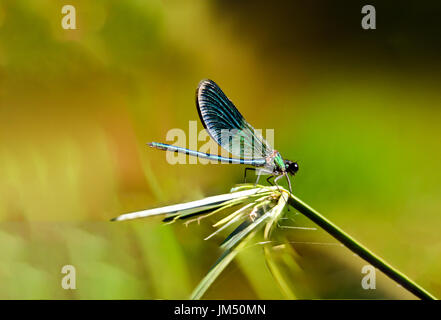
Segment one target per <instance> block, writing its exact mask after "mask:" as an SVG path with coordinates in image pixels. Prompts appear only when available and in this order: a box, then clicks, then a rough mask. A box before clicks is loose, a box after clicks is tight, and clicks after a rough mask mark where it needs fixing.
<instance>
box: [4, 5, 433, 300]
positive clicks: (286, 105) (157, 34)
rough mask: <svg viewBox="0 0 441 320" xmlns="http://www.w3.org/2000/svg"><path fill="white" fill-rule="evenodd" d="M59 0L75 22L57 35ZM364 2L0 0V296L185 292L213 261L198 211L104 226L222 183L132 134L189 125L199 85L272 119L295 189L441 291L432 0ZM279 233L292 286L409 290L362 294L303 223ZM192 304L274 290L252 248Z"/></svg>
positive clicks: (232, 172)
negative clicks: (371, 25)
mask: <svg viewBox="0 0 441 320" xmlns="http://www.w3.org/2000/svg"><path fill="white" fill-rule="evenodd" d="M65 4H71V5H74V6H75V8H76V16H77V30H64V29H62V28H61V19H62V17H63V15H62V14H61V8H62V6H63V5H65ZM365 4H367V3H363V2H358V1H342V0H338V1H312V2H305V1H289V2H281V1H275V2H271V4H270V3H268V2H267V1H263V0H258V1H233V0H229V1H225V0H224V1H221V0H219V1H181V0H179V1H178V0H168V1H159V0H148V1H144V0H129V1H122V0H107V1H105V0H99V1H86V0H83V1H79V0H70V1H64V0H63V1H54V0H32V1H29V0H1V1H0V219H1V222H0V284H1V285H0V298H2V299H51V298H54V299H126V298H134V299H175V298H176V299H180V298H187V297H188V296H189V295H190V293H191V291H192V289H193V288H194V287H195V286H196V285H197V283H198V282H199V281H200V280H201V279H202V277H203V276H204V275H205V274H206V272H207V271H208V270H209V268H210V266H211V265H212V264H213V263H214V262H215V260H216V259H217V257H218V256H219V255H220V253H221V252H220V250H219V249H218V245H219V243H220V242H221V241H222V238H213V239H210V240H208V241H203V238H204V237H205V236H206V235H208V234H209V233H211V232H212V231H213V228H212V227H211V225H210V224H209V223H201V224H200V225H197V224H193V225H189V226H188V227H185V226H183V225H179V224H175V225H166V226H164V225H162V224H161V220H160V219H159V218H158V219H150V220H138V221H133V222H126V223H112V222H109V219H110V218H112V217H115V216H117V215H119V214H122V213H126V212H131V211H136V210H142V209H146V208H152V207H156V206H160V205H165V204H172V203H178V202H182V201H188V200H195V199H199V198H202V197H204V196H209V195H215V194H220V193H225V192H228V190H229V189H230V188H231V187H232V186H233V185H234V184H235V183H239V182H241V181H242V176H243V167H241V166H234V165H174V166H172V165H170V164H168V163H167V162H166V161H165V154H164V153H163V152H160V151H156V150H152V149H149V148H147V146H146V143H147V142H150V141H163V142H164V141H165V136H166V133H167V132H168V130H169V129H171V128H182V129H183V130H185V131H187V130H188V129H187V128H188V121H189V120H196V121H198V123H199V119H198V115H197V112H196V108H195V103H194V92H195V89H196V86H197V84H198V82H199V81H200V80H201V79H203V78H211V79H213V80H215V81H216V82H217V83H218V84H219V85H220V86H221V87H222V88H223V89H224V91H225V92H226V93H227V95H228V96H229V97H230V98H231V99H232V100H233V101H234V102H235V104H236V105H237V106H238V108H239V109H240V111H241V112H242V113H243V115H244V116H245V118H246V119H247V120H248V121H249V122H250V123H252V124H253V126H254V127H256V128H263V129H264V128H273V129H274V130H275V147H276V148H277V149H278V150H280V151H281V153H282V155H284V157H286V158H288V159H292V160H297V161H298V162H299V165H300V171H299V173H298V175H297V176H296V177H295V179H294V180H293V182H294V192H295V194H296V195H297V196H298V197H299V198H301V199H302V200H304V201H305V202H306V203H308V204H310V205H311V206H312V207H314V208H316V209H318V210H319V211H320V212H322V213H323V214H324V215H325V216H326V217H328V218H329V219H331V220H332V221H334V222H335V223H336V224H337V225H339V226H341V227H342V228H343V229H344V230H346V231H347V232H348V233H349V234H351V235H353V236H354V237H355V238H356V239H358V240H360V241H361V242H362V243H364V244H365V245H366V246H367V247H368V248H370V249H371V250H373V251H374V252H376V253H378V254H379V255H380V256H382V257H384V258H385V259H386V260H387V261H388V262H390V263H391V264H392V265H394V266H396V267H397V268H398V269H400V270H401V271H402V272H404V273H406V274H407V275H409V276H410V277H411V278H412V279H414V280H416V281H417V282H418V283H419V284H421V285H422V286H424V287H425V288H426V289H427V290H429V291H431V292H432V293H433V294H435V295H437V296H438V297H441V238H440V226H441V182H440V181H441V170H440V163H441V148H440V141H441V126H440V120H441V90H440V84H441V69H440V66H441V61H440V57H441V42H440V41H439V39H441V30H440V29H441V27H440V24H441V23H440V20H439V17H440V16H441V3H440V2H439V1H418V2H414V1H401V2H393V3H384V2H383V1H369V4H372V5H374V6H375V7H376V10H377V29H376V30H363V29H362V28H361V26H360V21H361V18H362V14H361V7H362V6H363V5H365ZM199 129H202V126H201V125H200V124H199ZM296 223H297V225H298V226H311V225H312V224H311V223H310V222H308V221H307V220H306V219H305V218H303V219H302V218H301V217H298V219H297V220H296ZM285 232H286V231H285ZM289 232H290V237H291V238H292V239H293V245H292V249H293V250H295V252H296V255H297V262H298V265H297V266H296V268H294V267H293V270H291V271H292V272H291V273H290V272H289V270H288V272H287V275H288V276H289V275H290V274H291V275H292V278H291V279H290V281H291V282H292V285H293V288H294V291H295V292H296V294H297V296H298V297H299V298H368V299H371V298H372V299H381V298H389V299H412V298H414V296H413V295H411V294H409V293H407V292H406V291H405V290H404V289H402V288H400V287H399V286H397V285H396V284H395V283H394V282H392V281H390V280H389V279H387V278H385V277H384V276H382V275H381V274H380V273H377V289H376V290H363V289H362V287H361V285H360V282H361V278H362V277H363V276H364V275H363V274H362V273H361V268H362V267H363V266H364V265H366V263H365V262H364V261H362V260H361V259H359V258H358V257H355V256H354V255H353V254H352V253H351V252H349V251H348V250H347V249H345V248H342V247H341V246H338V245H336V242H335V240H333V239H332V238H331V237H329V236H327V235H326V234H325V233H324V232H323V231H320V230H317V231H307V230H291V231H289ZM67 264H70V265H73V266H75V267H76V271H77V289H76V290H64V289H62V287H61V279H62V277H63V276H64V275H63V274H61V268H62V266H64V265H67ZM294 269H295V270H294ZM205 297H206V298H212V299H229V298H240V299H252V298H256V299H283V298H284V296H283V295H282V294H281V293H280V290H279V289H278V287H277V284H276V283H275V282H274V280H273V279H272V278H271V275H270V273H269V272H268V268H267V267H266V265H265V261H264V259H263V254H262V248H261V247H259V246H258V245H257V246H253V247H250V248H247V249H245V250H243V252H241V254H239V256H238V259H237V260H236V261H234V262H233V263H232V264H231V265H230V266H229V267H228V268H227V270H225V272H224V273H223V274H222V275H221V277H220V278H219V279H218V280H217V281H216V282H215V283H214V285H213V287H212V288H211V289H210V290H209V291H208V292H207V295H206V296H205Z"/></svg>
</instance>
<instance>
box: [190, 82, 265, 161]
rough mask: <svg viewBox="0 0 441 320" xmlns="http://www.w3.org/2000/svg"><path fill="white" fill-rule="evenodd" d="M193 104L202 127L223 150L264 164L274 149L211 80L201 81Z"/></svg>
mask: <svg viewBox="0 0 441 320" xmlns="http://www.w3.org/2000/svg"><path fill="white" fill-rule="evenodd" d="M196 105H197V109H198V113H199V117H200V118H201V122H202V124H203V126H204V128H205V129H206V130H207V132H208V134H209V135H210V136H211V138H212V139H213V140H214V141H216V142H217V143H218V144H219V145H220V146H221V147H222V148H223V149H225V150H226V151H228V152H229V153H231V154H232V155H234V156H236V157H238V158H239V159H245V160H248V161H247V162H248V163H250V164H251V165H254V166H264V165H266V164H267V159H268V157H270V156H271V155H272V154H273V148H272V147H271V146H270V145H269V144H268V143H267V142H266V141H265V139H263V137H262V136H261V134H260V133H258V132H257V131H256V130H255V129H254V128H253V127H252V126H251V125H250V124H249V123H248V122H247V121H246V120H245V119H244V117H243V116H242V115H241V113H240V112H239V110H237V108H236V107H235V106H234V104H233V102H231V101H230V99H228V97H227V96H226V95H225V94H224V93H223V92H222V90H221V89H220V88H219V86H218V85H217V84H216V83H215V82H214V81H212V80H202V81H201V82H200V83H199V86H198V88H197V91H196Z"/></svg>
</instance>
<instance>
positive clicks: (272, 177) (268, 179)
mask: <svg viewBox="0 0 441 320" xmlns="http://www.w3.org/2000/svg"><path fill="white" fill-rule="evenodd" d="M271 179H274V176H269V177H268V178H266V182H268V183H269V184H270V185H272V186H273V185H274V183H273V182H272V181H271Z"/></svg>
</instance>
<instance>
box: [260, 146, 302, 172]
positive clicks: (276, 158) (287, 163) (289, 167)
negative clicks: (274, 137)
mask: <svg viewBox="0 0 441 320" xmlns="http://www.w3.org/2000/svg"><path fill="white" fill-rule="evenodd" d="M267 161H268V166H270V167H271V170H272V171H273V173H274V174H277V175H280V174H286V173H289V174H291V175H295V174H296V173H297V171H299V165H298V164H297V162H294V161H291V160H284V159H283V158H282V155H281V154H280V153H279V152H278V151H276V150H274V152H273V154H272V155H271V156H270V157H269V158H268V159H267Z"/></svg>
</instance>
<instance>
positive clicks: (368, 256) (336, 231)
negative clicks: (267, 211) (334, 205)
mask: <svg viewBox="0 0 441 320" xmlns="http://www.w3.org/2000/svg"><path fill="white" fill-rule="evenodd" d="M288 202H289V204H290V205H291V206H292V207H294V208H295V209H297V210H298V211H299V212H300V213H302V214H303V215H305V216H306V217H308V218H309V219H311V220H312V221H314V222H315V223H316V224H317V225H319V226H320V227H322V228H323V229H324V230H325V231H327V232H328V233H329V234H330V235H332V236H333V237H334V238H335V239H337V240H338V241H340V242H341V243H342V244H343V245H345V246H346V247H347V248H348V249H349V250H351V251H352V252H354V253H355V254H357V255H358V256H360V257H361V258H363V259H364V260H366V261H367V262H369V263H370V264H371V265H372V266H374V267H376V268H378V269H379V270H381V271H382V272H383V273H384V274H386V275H387V276H388V277H389V278H391V279H392V280H394V281H396V282H397V283H398V284H400V285H401V286H402V287H403V288H406V289H407V290H409V291H410V292H412V293H413V294H414V295H416V296H417V297H418V298H420V299H426V300H436V298H435V297H434V296H433V295H431V294H430V293H429V292H427V291H426V290H424V289H423V288H422V287H420V286H419V285H418V284H416V283H415V282H414V281H412V280H411V279H409V278H408V277H407V276H406V275H404V274H403V273H401V272H400V271H398V270H397V269H395V268H394V267H392V266H391V265H390V264H388V263H386V262H385V261H384V260H383V259H381V258H380V257H378V256H377V255H375V254H374V253H372V252H371V251H369V250H368V249H367V248H365V247H364V246H362V245H361V244H360V243H359V242H358V241H356V240H355V239H354V238H352V237H351V236H349V235H348V234H347V233H345V232H344V231H343V230H341V229H340V228H339V227H337V226H336V225H335V224H333V223H332V222H331V221H329V220H328V219H326V218H325V217H324V216H322V215H321V214H320V213H318V212H317V211H315V210H314V209H312V208H311V207H309V206H308V205H307V204H305V203H304V202H302V201H301V200H299V199H297V198H296V197H295V196H293V195H292V194H291V195H290V198H289V201H288Z"/></svg>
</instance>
